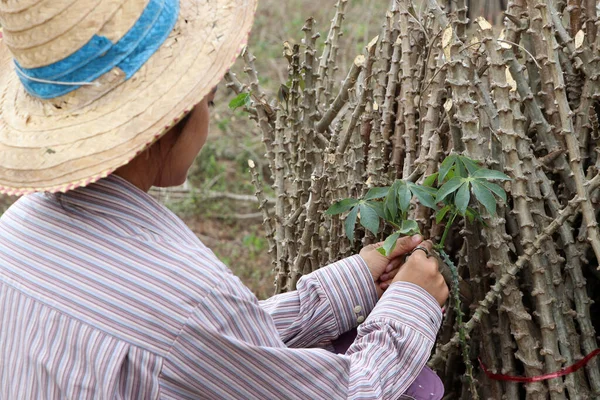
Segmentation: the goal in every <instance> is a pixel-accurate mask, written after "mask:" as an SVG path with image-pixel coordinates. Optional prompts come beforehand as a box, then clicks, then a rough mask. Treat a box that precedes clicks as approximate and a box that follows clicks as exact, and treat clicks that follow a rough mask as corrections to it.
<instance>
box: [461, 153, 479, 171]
mask: <svg viewBox="0 0 600 400" xmlns="http://www.w3.org/2000/svg"><path fill="white" fill-rule="evenodd" d="M459 160H460V162H461V163H462V164H463V165H464V166H465V168H466V169H467V171H469V175H473V174H474V173H475V172H476V171H479V170H480V169H481V167H480V166H479V165H478V164H477V162H475V160H471V159H470V158H469V157H465V156H460V157H459Z"/></svg>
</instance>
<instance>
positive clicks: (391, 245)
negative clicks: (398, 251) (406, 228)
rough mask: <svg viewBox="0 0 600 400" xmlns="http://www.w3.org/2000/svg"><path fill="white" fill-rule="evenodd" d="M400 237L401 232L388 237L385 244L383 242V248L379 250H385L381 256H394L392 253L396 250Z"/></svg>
mask: <svg viewBox="0 0 600 400" xmlns="http://www.w3.org/2000/svg"><path fill="white" fill-rule="evenodd" d="M399 237H400V232H394V233H392V234H391V235H390V236H388V237H387V239H385V242H383V246H382V247H380V248H379V250H383V251H381V254H383V255H384V256H386V257H389V255H390V254H392V252H393V251H394V249H395V248H396V242H397V241H398V238H399Z"/></svg>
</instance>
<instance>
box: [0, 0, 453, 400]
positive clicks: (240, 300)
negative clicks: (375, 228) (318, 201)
mask: <svg viewBox="0 0 600 400" xmlns="http://www.w3.org/2000/svg"><path fill="white" fill-rule="evenodd" d="M255 7H256V4H255V0H211V1H200V0H181V1H178V0H102V1H100V0H98V1H75V2H74V1H73V0H52V1H44V0H42V1H37V0H27V1H22V0H20V1H17V0H5V1H2V2H0V21H1V22H2V25H3V27H4V39H3V40H2V45H1V48H0V90H2V96H1V99H0V113H2V118H0V190H1V191H2V192H5V193H9V194H16V195H26V196H24V197H22V198H21V199H20V200H19V201H17V203H15V205H14V206H13V207H11V209H10V210H8V211H7V212H6V213H5V214H4V215H3V216H2V218H1V220H0V318H1V330H0V382H2V385H0V399H6V400H8V399H10V400H12V399H92V398H93V399H113V398H114V399H158V398H161V399H198V398H205V399H292V398H303V399H330V398H331V399H344V398H361V399H375V398H385V399H396V398H398V397H399V396H401V395H402V393H404V392H405V391H406V390H407V388H408V387H409V385H410V384H411V383H412V382H413V381H414V380H415V378H416V377H417V375H418V374H419V373H420V372H421V370H422V369H423V366H424V365H425V362H426V360H427V358H428V356H429V354H430V351H431V348H432V346H433V343H434V340H435V335H436V333H437V330H438V329H439V325H440V321H441V312H440V305H442V304H444V302H445V301H446V298H447V296H448V289H447V287H446V285H445V283H444V280H443V278H442V277H441V275H440V274H439V272H438V270H437V262H436V261H435V259H434V258H428V257H427V253H428V251H429V250H430V249H431V244H430V243H429V242H422V238H420V237H413V238H404V239H400V240H399V241H398V245H397V247H396V250H395V251H394V253H393V254H392V255H391V257H390V258H385V257H383V256H381V255H380V254H379V253H378V252H377V251H376V250H375V246H371V247H367V248H365V249H363V250H362V251H361V252H360V255H357V256H353V257H350V258H347V259H344V260H341V261H339V262H337V263H335V264H333V265H330V266H327V267H325V268H322V269H320V270H319V271H317V272H315V273H313V274H310V275H308V276H306V277H304V278H303V279H301V280H300V282H299V283H298V290H297V291H295V292H292V293H287V294H283V295H279V296H275V297H274V298H272V299H270V300H268V301H265V302H259V301H258V300H257V299H256V298H255V297H254V296H253V295H252V294H251V293H250V291H249V290H248V289H246V288H245V287H244V286H243V285H242V284H241V282H240V281H239V279H237V278H236V277H235V276H233V275H232V274H231V272H230V271H229V270H228V269H227V268H226V267H225V266H224V265H223V264H222V263H221V262H220V261H219V260H218V259H217V258H216V257H215V255H214V254H213V253H212V252H211V251H210V250H209V249H208V248H206V247H205V246H204V245H203V244H202V243H201V242H200V241H199V240H198V239H197V238H196V237H195V235H194V234H193V233H192V232H191V231H190V230H189V229H188V228H187V227H186V226H185V225H184V224H183V222H182V221H181V220H179V219H178V218H177V217H175V216H174V215H173V214H172V213H171V212H169V211H168V210H167V209H166V208H164V207H162V206H161V205H159V204H157V203H156V202H155V201H154V200H152V198H151V197H149V196H148V195H147V194H146V192H147V191H148V189H149V188H150V187H151V186H153V185H155V186H162V187H166V186H173V185H179V184H181V183H182V182H183V181H184V180H185V177H186V174H187V171H188V169H189V168H190V166H191V165H192V163H193V161H194V158H195V157H196V155H197V154H198V153H199V151H200V150H201V148H202V146H203V144H204V142H205V140H206V136H207V132H208V122H209V107H208V105H209V103H210V102H211V101H213V98H214V93H215V91H214V89H213V88H214V87H215V86H216V84H217V83H218V82H219V80H220V79H221V78H222V76H223V74H224V73H225V71H226V70H227V69H228V68H229V67H230V65H231V63H232V62H233V60H234V59H235V57H236V56H237V55H238V54H239V50H240V49H241V47H242V45H243V44H244V42H245V40H246V38H247V35H248V31H249V29H250V26H251V23H252V19H253V14H254V11H255ZM184 116H185V118H184ZM53 193H58V194H53ZM415 249H419V250H422V251H415V252H414V254H412V255H411V256H410V257H409V258H408V259H407V261H406V263H405V264H404V265H403V266H402V267H401V268H398V266H399V265H400V262H401V261H400V260H401V258H403V256H404V255H406V254H408V253H410V252H412V251H414V250H415ZM382 282H383V284H382ZM382 287H383V288H387V290H386V292H385V294H384V295H383V296H381V295H382V292H383V290H382ZM379 297H381V298H379ZM376 303H377V305H376ZM357 326H358V336H357V338H356V340H355V341H354V342H353V343H352V345H351V346H350V348H349V349H348V350H347V351H346V353H345V354H335V353H333V352H329V351H327V350H324V349H321V348H318V347H319V346H323V345H324V344H326V343H328V342H331V341H332V340H334V339H335V338H337V337H338V336H340V335H341V334H343V333H344V332H347V331H349V330H351V329H353V328H355V327H357ZM432 394H433V393H432Z"/></svg>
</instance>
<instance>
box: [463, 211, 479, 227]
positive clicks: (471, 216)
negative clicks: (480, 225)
mask: <svg viewBox="0 0 600 400" xmlns="http://www.w3.org/2000/svg"><path fill="white" fill-rule="evenodd" d="M476 216H477V213H476V212H475V210H473V209H472V208H471V207H468V208H467V210H466V211H465V217H467V221H469V223H470V224H472V223H473V221H475V217H476Z"/></svg>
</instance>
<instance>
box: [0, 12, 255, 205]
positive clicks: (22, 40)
mask: <svg viewBox="0 0 600 400" xmlns="http://www.w3.org/2000/svg"><path fill="white" fill-rule="evenodd" d="M256 2H257V0H2V1H0V25H2V27H3V29H4V33H3V38H2V39H0V42H2V43H0V193H7V194H11V195H22V194H27V193H31V192H37V191H48V192H58V191H67V190H70V189H74V188H76V187H79V186H85V185H87V184H89V183H91V182H95V181H96V180H98V179H101V178H103V177H106V176H107V175H109V174H110V173H112V172H113V171H114V170H115V169H117V168H118V167H120V166H122V165H125V164H127V163H128V162H129V161H131V160H132V159H133V158H134V157H135V156H136V155H137V154H139V153H140V152H142V151H143V150H144V149H145V148H147V147H148V146H150V145H151V144H152V143H153V142H155V141H156V140H157V139H158V138H159V137H161V135H163V134H164V133H166V132H167V131H168V130H169V129H170V128H171V127H172V126H173V124H174V123H176V122H177V121H179V120H180V119H181V118H183V116H184V115H185V114H186V113H188V112H189V110H191V109H192V108H193V106H194V105H195V104H197V103H198V102H200V101H201V100H202V99H203V98H204V97H205V96H206V95H207V94H208V93H209V92H210V90H211V89H212V88H213V87H214V86H215V85H216V84H217V83H219V81H220V80H221V79H222V78H223V76H224V74H225V72H226V71H227V70H228V69H229V68H230V67H231V65H232V64H233V62H234V61H235V59H236V58H237V56H238V55H239V53H240V51H241V50H242V48H243V46H244V45H245V44H246V42H247V38H248V34H249V31H250V27H251V25H252V22H253V18H254V13H255V10H256ZM26 86H27V88H26Z"/></svg>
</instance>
